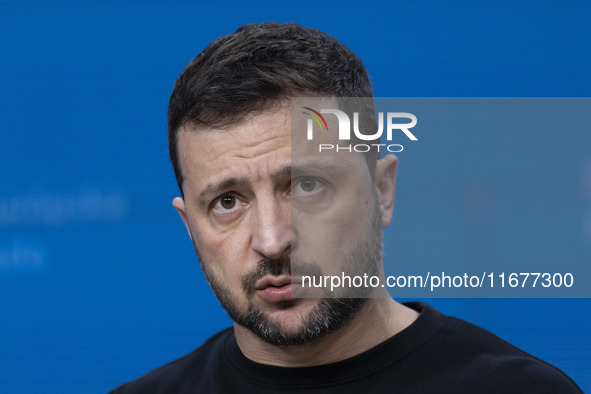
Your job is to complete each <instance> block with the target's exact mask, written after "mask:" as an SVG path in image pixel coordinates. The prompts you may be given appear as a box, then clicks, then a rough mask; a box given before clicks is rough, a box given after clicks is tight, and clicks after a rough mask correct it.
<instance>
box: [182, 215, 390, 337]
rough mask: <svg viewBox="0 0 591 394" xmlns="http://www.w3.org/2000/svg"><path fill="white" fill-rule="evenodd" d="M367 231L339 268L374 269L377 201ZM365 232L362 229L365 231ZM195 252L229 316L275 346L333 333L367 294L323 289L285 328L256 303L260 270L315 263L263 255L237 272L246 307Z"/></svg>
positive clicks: (308, 267) (307, 267)
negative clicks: (341, 294)
mask: <svg viewBox="0 0 591 394" xmlns="http://www.w3.org/2000/svg"><path fill="white" fill-rule="evenodd" d="M371 222H372V223H371V227H372V228H371V231H369V236H367V237H366V238H365V239H364V240H363V241H361V242H360V244H359V245H357V247H355V248H354V249H353V251H352V252H351V254H350V255H349V256H347V257H346V259H345V261H344V262H343V264H342V267H343V272H346V273H347V274H349V273H350V275H363V274H364V273H367V274H368V275H370V276H371V275H379V274H380V273H381V271H380V264H381V261H382V250H383V236H382V231H381V226H380V222H381V216H380V212H379V210H378V209H377V207H376V208H375V209H374V212H373V215H372V220H371ZM366 234H367V233H366ZM194 246H195V251H196V252H197V258H198V259H199V262H200V264H201V268H202V269H203V273H204V275H205V278H206V279H207V281H208V283H209V285H210V287H211V289H212V290H213V292H214V294H215V295H216V297H217V298H218V300H219V302H220V304H221V305H222V307H223V308H224V309H225V310H226V313H228V315H229V316H230V318H231V319H232V320H233V321H234V322H235V323H237V324H238V325H240V326H243V327H245V328H247V329H248V330H250V331H251V332H252V333H254V334H255V335H256V336H257V337H259V338H260V339H262V340H264V341H266V342H267V343H270V344H271V345H275V346H298V345H305V344H310V343H312V342H314V341H317V340H319V339H320V338H322V337H324V336H326V335H328V334H330V333H333V332H335V331H337V330H339V329H340V328H342V327H343V326H345V325H346V324H347V323H348V322H350V321H351V320H352V319H353V318H354V317H355V316H356V315H357V314H358V312H359V311H360V310H361V309H362V308H363V306H364V305H365V304H366V303H367V300H368V298H367V296H368V295H369V293H370V291H371V289H369V288H362V289H359V288H357V289H355V293H354V294H352V295H354V296H352V297H350V298H349V297H347V298H334V297H330V295H328V294H327V295H326V296H325V298H319V299H318V302H317V304H316V305H315V306H314V307H313V308H312V310H310V311H309V312H307V314H306V315H305V316H303V317H302V322H301V324H300V327H299V328H298V329H295V330H294V329H286V328H285V327H284V326H283V325H282V324H281V322H280V321H279V320H278V319H274V318H272V317H271V315H270V314H269V313H267V312H264V311H262V310H260V309H259V308H257V307H256V306H255V305H254V303H253V301H252V298H253V296H254V293H255V291H256V289H255V284H256V282H257V281H258V280H259V279H261V278H263V277H264V276H265V275H275V276H278V275H291V272H292V264H293V266H294V267H296V269H295V270H296V272H297V274H298V275H305V274H307V275H317V276H319V275H322V272H321V271H320V268H319V267H318V265H317V264H315V263H311V262H303V261H299V260H298V261H296V260H293V261H292V260H291V256H290V255H286V256H285V257H282V258H280V259H269V258H263V259H261V260H260V261H259V262H258V264H257V265H256V266H255V267H254V268H253V269H251V270H250V271H249V272H247V273H246V274H245V275H244V277H243V278H242V291H244V293H245V294H246V295H247V299H248V307H247V309H246V310H245V311H244V310H241V309H240V307H239V305H240V302H239V301H238V299H237V297H236V296H235V295H234V294H233V293H232V291H231V290H230V289H229V288H228V287H227V286H225V285H224V284H223V283H222V281H221V280H220V278H217V277H216V276H215V275H214V274H212V273H211V271H210V270H209V269H208V268H207V266H208V264H207V262H205V261H204V259H203V258H202V256H201V255H200V253H199V251H198V249H197V246H196V245H194ZM296 303H297V299H292V300H288V301H283V302H279V303H276V304H275V306H276V307H277V308H279V309H284V310H286V309H289V308H292V307H294V306H295V304H296Z"/></svg>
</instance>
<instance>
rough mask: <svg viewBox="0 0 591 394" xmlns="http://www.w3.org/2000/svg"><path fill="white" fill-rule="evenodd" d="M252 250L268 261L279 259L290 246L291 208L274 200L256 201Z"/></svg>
mask: <svg viewBox="0 0 591 394" xmlns="http://www.w3.org/2000/svg"><path fill="white" fill-rule="evenodd" d="M253 222H254V223H253V229H252V248H253V250H255V251H256V252H258V253H260V254H261V255H263V256H266V257H268V258H270V259H278V258H280V257H281V256H282V255H283V254H284V253H286V251H287V250H288V249H289V247H290V245H291V208H290V205H289V203H288V202H286V201H281V200H278V199H276V198H271V199H267V200H265V201H260V200H259V201H257V206H256V213H255V217H254V221H253Z"/></svg>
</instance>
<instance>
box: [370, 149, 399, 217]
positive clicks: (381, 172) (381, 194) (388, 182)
mask: <svg viewBox="0 0 591 394" xmlns="http://www.w3.org/2000/svg"><path fill="white" fill-rule="evenodd" d="M397 168H398V158H397V157H396V156H394V155H387V156H384V157H383V158H382V159H380V160H378V162H377V164H376V174H375V177H376V187H377V190H378V202H379V204H380V212H381V214H382V228H384V227H386V226H388V225H389V224H390V221H391V220H392V212H393V211H394V192H395V191H396V169H397Z"/></svg>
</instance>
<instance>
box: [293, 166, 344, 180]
mask: <svg viewBox="0 0 591 394" xmlns="http://www.w3.org/2000/svg"><path fill="white" fill-rule="evenodd" d="M338 171H342V168H341V167H339V166H338V165H335V164H332V163H305V164H301V165H298V166H294V167H293V176H294V177H295V176H301V175H308V174H318V173H336V172H338Z"/></svg>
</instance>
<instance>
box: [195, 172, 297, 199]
mask: <svg viewBox="0 0 591 394" xmlns="http://www.w3.org/2000/svg"><path fill="white" fill-rule="evenodd" d="M290 175H291V166H285V167H283V168H281V169H280V170H278V171H276V172H275V173H273V175H271V178H273V180H275V181H277V180H280V179H281V178H286V177H289V176H290ZM247 183H248V181H247V180H246V179H244V178H228V179H224V180H223V181H221V182H219V183H212V184H209V185H207V186H206V187H205V189H203V191H202V192H201V193H199V196H198V197H197V203H198V204H199V205H200V206H202V207H203V206H206V205H207V203H208V202H209V201H210V200H211V199H213V198H214V197H217V196H218V195H220V194H221V193H223V192H224V191H226V190H228V189H231V188H233V187H236V186H242V185H245V184H247Z"/></svg>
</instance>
